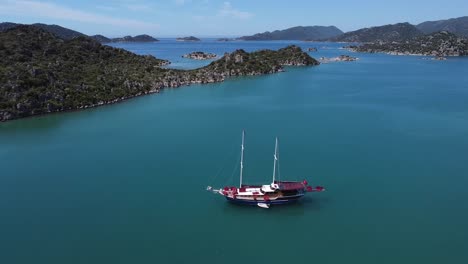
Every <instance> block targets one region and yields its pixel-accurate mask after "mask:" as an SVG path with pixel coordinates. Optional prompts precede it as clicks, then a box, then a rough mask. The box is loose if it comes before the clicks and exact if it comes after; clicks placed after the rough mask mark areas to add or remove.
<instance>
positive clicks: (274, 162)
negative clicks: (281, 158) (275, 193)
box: [272, 137, 278, 183]
mask: <svg viewBox="0 0 468 264" xmlns="http://www.w3.org/2000/svg"><path fill="white" fill-rule="evenodd" d="M273 157H274V160H273V182H272V183H275V176H276V161H277V160H278V137H276V141H275V155H273Z"/></svg>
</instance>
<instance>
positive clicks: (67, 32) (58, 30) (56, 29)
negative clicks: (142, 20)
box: [0, 22, 158, 43]
mask: <svg viewBox="0 0 468 264" xmlns="http://www.w3.org/2000/svg"><path fill="white" fill-rule="evenodd" d="M20 25H22V24H17V23H11V22H4V23H0V32H3V31H5V30H7V29H10V28H13V27H17V26H20ZM31 26H34V27H37V28H41V29H43V30H45V31H47V32H49V33H52V34H54V35H55V36H56V37H58V38H61V39H63V40H70V39H74V38H77V37H83V36H84V37H88V36H87V35H85V34H83V33H80V32H78V31H75V30H72V29H68V28H64V27H61V26H57V25H47V24H41V23H36V24H32V25H31ZM89 37H91V38H93V39H95V40H97V41H99V42H101V43H109V42H153V41H158V40H157V39H155V38H153V37H151V36H149V35H138V36H135V37H132V36H125V37H122V38H107V37H105V36H103V35H94V36H89Z"/></svg>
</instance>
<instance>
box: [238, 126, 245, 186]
mask: <svg viewBox="0 0 468 264" xmlns="http://www.w3.org/2000/svg"><path fill="white" fill-rule="evenodd" d="M244 135H245V131H244V130H242V144H241V158H240V175H239V178H240V183H239V188H242V171H243V170H244Z"/></svg>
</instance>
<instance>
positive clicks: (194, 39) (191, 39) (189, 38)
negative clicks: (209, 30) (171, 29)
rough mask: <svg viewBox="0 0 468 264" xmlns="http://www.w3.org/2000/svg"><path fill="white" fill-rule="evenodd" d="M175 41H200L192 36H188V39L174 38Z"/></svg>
mask: <svg viewBox="0 0 468 264" xmlns="http://www.w3.org/2000/svg"><path fill="white" fill-rule="evenodd" d="M176 41H200V39H199V38H196V37H194V36H190V37H183V38H176Z"/></svg>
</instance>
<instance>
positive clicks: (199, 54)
mask: <svg viewBox="0 0 468 264" xmlns="http://www.w3.org/2000/svg"><path fill="white" fill-rule="evenodd" d="M216 56H217V55H216V54H214V53H205V52H203V51H194V52H191V53H189V54H185V55H183V56H182V58H186V59H192V60H209V59H214V58H216Z"/></svg>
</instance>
